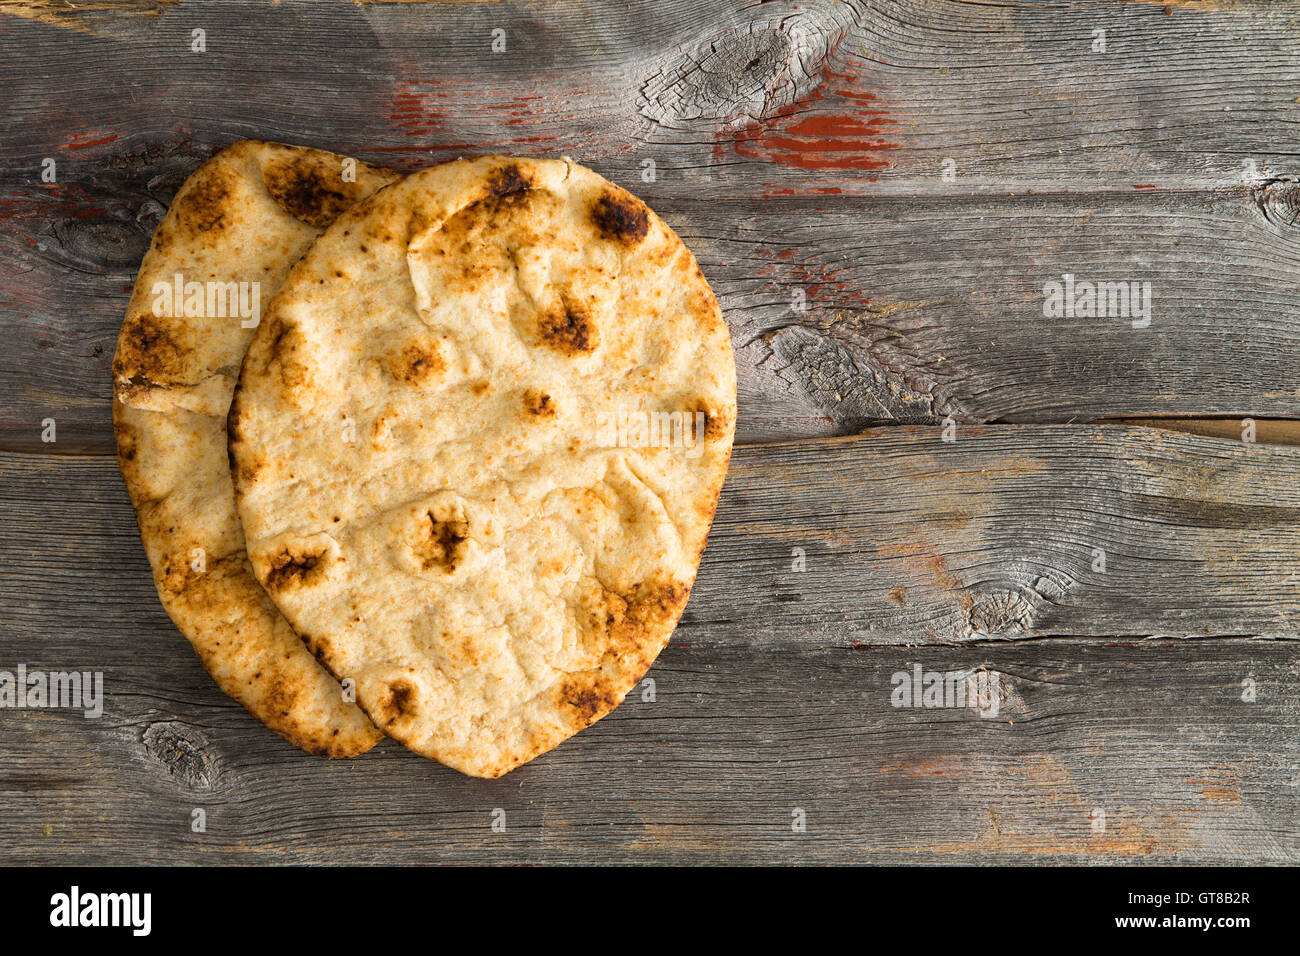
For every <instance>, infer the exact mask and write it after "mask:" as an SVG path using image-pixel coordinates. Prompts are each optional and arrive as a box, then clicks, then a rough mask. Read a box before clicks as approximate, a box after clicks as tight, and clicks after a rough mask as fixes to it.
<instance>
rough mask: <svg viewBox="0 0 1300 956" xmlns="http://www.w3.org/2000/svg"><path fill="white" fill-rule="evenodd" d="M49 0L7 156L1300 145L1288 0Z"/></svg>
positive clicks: (620, 163)
mask: <svg viewBox="0 0 1300 956" xmlns="http://www.w3.org/2000/svg"><path fill="white" fill-rule="evenodd" d="M115 5H116V6H126V7H152V8H154V9H155V11H156V14H157V15H156V16H149V17H123V16H121V15H120V14H118V13H115V12H114V11H113V9H112V7H114V6H115ZM38 6H39V7H44V8H45V9H44V11H42V12H43V14H44V16H43V17H42V19H43V20H44V21H45V22H39V21H38V22H32V20H30V19H18V18H15V17H12V16H4V13H19V14H21V13H22V12H24V10H25V8H32V7H38ZM51 6H52V5H48V4H40V5H38V4H30V3H22V2H17V3H14V2H7V3H5V4H0V17H2V19H0V48H3V49H4V50H5V54H6V55H5V56H4V57H3V58H2V59H0V76H3V77H4V80H5V83H6V89H8V90H10V91H11V92H10V96H9V97H8V102H7V106H8V119H7V121H6V126H7V129H6V134H7V135H6V136H5V137H4V138H3V140H0V158H3V159H5V160H6V161H7V162H13V161H15V160H20V159H21V160H26V161H28V162H31V161H39V158H41V157H43V156H45V155H47V154H48V153H49V151H50V150H51V149H57V150H59V151H61V152H62V151H66V150H67V149H69V148H73V147H78V146H80V147H83V148H85V149H87V150H96V149H101V148H102V146H103V145H104V144H103V143H102V142H101V141H104V140H107V141H109V142H115V141H117V142H127V143H136V144H138V143H139V142H140V141H141V140H142V139H143V140H150V139H157V138H159V134H172V135H173V136H176V135H183V136H185V137H186V138H195V139H197V140H198V141H199V142H203V143H207V144H209V145H211V144H215V143H224V142H226V141H228V140H229V139H230V138H232V137H237V136H240V135H265V133H266V132H267V131H268V130H276V131H278V133H279V135H282V136H284V137H287V138H291V139H300V140H305V141H311V142H314V143H320V144H322V145H329V144H332V145H333V146H335V147H337V148H339V149H342V150H347V151H353V152H366V151H369V152H370V153H371V154H387V155H390V156H392V157H394V158H395V160H396V161H399V162H406V163H408V164H410V165H413V166H414V165H419V164H422V163H424V162H426V161H427V160H429V159H430V158H435V159H436V158H447V157H449V156H455V155H457V154H458V153H460V152H464V151H466V150H473V151H477V150H480V149H483V148H499V149H509V150H511V151H514V152H540V153H546V154H548V155H549V154H557V153H560V152H566V151H567V152H572V153H573V155H575V157H577V156H581V157H585V158H586V159H588V160H599V161H603V162H605V163H606V168H608V169H609V170H610V171H611V172H613V173H614V174H616V175H617V176H619V178H621V179H627V180H631V179H633V178H636V177H638V176H639V174H640V172H641V169H642V166H641V163H642V161H643V159H645V158H654V159H656V165H657V167H658V168H659V170H660V171H661V172H662V173H663V175H662V176H661V177H660V182H661V183H662V184H663V186H664V187H665V188H666V189H672V188H680V187H687V186H689V185H691V184H695V185H697V186H698V185H699V184H701V183H707V184H708V189H709V191H710V192H711V194H712V195H715V196H724V195H737V194H738V195H740V196H744V197H751V196H753V195H754V189H755V187H756V186H762V187H764V188H765V189H766V188H770V189H771V190H772V191H773V192H774V193H775V194H776V195H782V194H784V190H787V189H792V190H794V191H795V192H797V193H800V194H803V195H813V194H816V193H817V191H818V190H821V189H827V188H841V189H846V188H847V189H864V190H869V191H870V193H871V194H873V195H875V194H877V193H879V192H880V191H881V190H880V189H879V188H875V187H881V186H884V187H885V188H888V186H889V184H894V185H897V186H899V187H901V188H903V189H905V191H907V192H909V193H910V192H911V191H913V190H915V189H916V188H917V187H918V186H919V185H921V184H926V185H927V186H928V187H929V188H930V189H932V190H934V189H938V188H939V187H940V186H941V185H943V183H942V180H941V178H940V177H941V172H942V163H943V160H944V159H947V158H951V159H953V160H954V161H955V163H956V167H957V170H958V174H957V175H958V179H957V182H959V183H961V184H962V185H961V187H960V188H962V189H966V190H971V189H992V190H994V191H997V192H1005V191H1007V190H1024V189H1030V188H1039V187H1042V188H1050V189H1057V188H1059V187H1060V186H1061V184H1062V183H1063V182H1066V181H1070V182H1072V183H1074V184H1075V185H1083V186H1087V187H1089V188H1091V189H1100V188H1111V189H1116V188H1118V189H1123V190H1129V189H1131V188H1132V187H1133V186H1134V185H1145V184H1150V183H1164V184H1166V185H1169V186H1176V187H1177V188H1189V187H1194V188H1203V187H1206V186H1209V187H1212V188H1213V187H1218V186H1221V185H1223V184H1224V183H1225V182H1231V181H1240V179H1241V177H1242V173H1243V169H1244V167H1243V159H1246V158H1249V159H1253V160H1255V164H1256V168H1257V169H1258V170H1259V171H1260V173H1261V174H1267V173H1268V172H1269V171H1271V170H1272V169H1273V168H1274V167H1277V168H1279V169H1281V170H1282V171H1283V172H1286V171H1292V170H1291V169H1289V167H1291V165H1292V159H1293V155H1294V150H1293V148H1292V144H1291V137H1290V135H1289V126H1290V121H1289V119H1288V116H1289V114H1290V113H1291V112H1292V111H1293V109H1294V103H1293V100H1294V87H1295V85H1296V83H1297V81H1298V80H1300V58H1297V53H1298V52H1300V30H1298V29H1297V22H1298V21H1297V14H1296V11H1295V9H1294V7H1292V6H1290V5H1287V4H1277V3H1270V2H1268V0H1254V2H1249V3H1244V2H1236V3H1233V4H1230V5H1229V4H1211V5H1206V6H1205V7H1202V8H1200V9H1191V8H1189V7H1188V6H1187V5H1184V4H1173V5H1170V6H1171V8H1172V9H1171V14H1166V13H1165V12H1164V11H1163V9H1162V8H1161V6H1160V5H1148V4H1135V3H1126V2H1097V3H1088V4H1078V3H1072V2H1068V0H1057V2H1050V0H1048V2H1042V3H1034V4H987V3H953V2H942V0H903V2H895V0H891V2H874V3H873V2H864V0H853V2H848V3H842V2H831V0H803V2H797V3H796V2H785V0H778V2H771V3H764V4H751V3H744V2H738V0H703V2H702V0H638V2H631V3H609V4H604V5H600V4H596V5H591V4H588V5H573V4H568V3H565V2H563V0H534V2H528V3H519V2H514V3H490V4H489V3H481V4H473V3H468V4H383V3H378V4H375V3H362V4H355V3H351V2H342V0H335V2H317V3H310V4H281V5H277V6H276V7H273V8H268V7H267V5H265V4H262V3H258V2H250V0H242V2H231V0H215V2H209V3H205V4H204V6H203V10H202V13H201V14H197V11H195V10H193V9H185V8H182V7H180V6H175V5H172V4H167V3H165V2H159V3H148V2H142V0H126V2H124V3H117V4H114V3H113V2H109V3H101V4H94V5H84V6H83V9H81V10H75V9H73V10H71V11H58V10H53V9H50V7H51ZM96 8H99V9H96ZM104 8H107V9H104ZM69 21H71V22H69ZM69 26H71V27H74V28H73V29H66V28H65V29H58V28H56V27H69ZM194 29H203V30H205V31H206V35H205V39H206V45H207V49H206V52H202V53H196V52H194V51H193V50H192V36H191V31H192V30H194ZM497 30H499V31H502V33H501V34H498V35H497V36H496V37H494V33H493V31H497ZM1099 30H1100V31H1105V33H1106V36H1105V38H1104V40H1105V49H1104V51H1102V50H1101V49H1099V48H1098V47H1099V41H1100V40H1101V39H1102V38H1101V37H1099V36H1097V35H1096V33H1095V31H1099ZM494 39H503V40H504V48H503V49H500V50H499V51H498V52H494V50H493V40H494ZM271 65H273V66H274V70H273V71H272V70H271V69H270V66H271ZM74 66H75V69H74ZM128 78H129V79H128ZM268 79H269V80H270V81H268ZM214 80H217V81H219V82H214ZM286 103H292V104H293V108H292V109H291V110H290V109H286V108H285V104H286ZM1135 177H1136V178H1135Z"/></svg>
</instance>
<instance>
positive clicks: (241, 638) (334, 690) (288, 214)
mask: <svg viewBox="0 0 1300 956" xmlns="http://www.w3.org/2000/svg"><path fill="white" fill-rule="evenodd" d="M345 163H346V164H347V165H346V166H345ZM349 170H355V175H354V176H353V175H352V174H351V173H350V172H349ZM398 178H399V176H398V175H397V174H396V173H392V172H389V171H387V170H382V169H378V168H375V167H371V166H368V165H366V164H365V163H360V162H357V161H355V160H349V159H346V158H345V157H342V156H336V155H334V154H333V153H326V152H321V151H319V150H312V149H303V148H299V147H293V146H284V145H280V144H277V143H261V142H254V141H243V142H239V143H235V144H234V145H233V146H231V147H229V148H228V149H226V150H223V151H222V152H221V153H219V154H217V155H216V156H214V157H213V158H212V159H210V160H209V161H208V162H206V163H204V164H203V166H201V167H200V168H199V169H198V170H197V171H196V172H195V173H194V175H192V176H191V177H190V178H189V179H188V180H187V181H186V182H185V184H184V185H183V186H182V187H181V189H180V191H179V192H178V193H177V194H176V198H175V200H174V201H173V203H172V206H171V208H170V209H169V210H168V212H167V215H166V217H165V218H164V219H163V221H162V222H161V223H160V224H159V226H158V229H157V230H156V231H155V233H154V237H153V243H152V245H151V247H150V249H149V252H148V253H147V254H146V256H145V258H144V261H143V263H142V264H141V266H140V273H139V275H138V276H137V278H136V284H135V290H134V293H133V295H132V297H131V302H130V305H129V306H128V310H127V315H126V320H125V321H124V322H123V324H122V331H121V334H120V336H119V338H118V345H117V353H116V356H115V358H114V361H113V384H114V395H115V401H114V402H113V421H114V427H115V431H116V433H117V442H118V461H119V464H120V466H121V469H122V476H123V478H124V479H125V481H126V486H127V489H128V491H129V492H130V495H131V500H132V502H133V503H134V505H135V509H136V515H137V518H138V521H139V524H140V537H141V540H142V541H143V542H144V546H145V550H146V552H147V553H148V556H149V561H150V563H151V565H152V566H153V572H154V582H155V584H156V585H157V587H158V594H159V596H160V597H161V599H162V603H163V606H164V607H165V608H166V609H167V613H168V614H169V615H171V618H172V620H173V621H174V622H175V623H176V626H177V627H178V628H180V630H181V632H182V633H184V634H185V636H186V637H187V638H188V639H189V641H190V643H191V645H192V646H193V647H194V650H195V651H196V653H197V654H198V656H199V659H200V660H201V661H202V663H203V666H204V667H205V668H206V669H207V670H208V672H209V673H210V674H211V675H212V676H213V678H214V679H215V680H216V682H217V684H218V685H219V686H220V687H221V689H222V690H223V691H225V692H226V693H227V694H229V695H230V696H231V697H233V698H234V699H235V700H237V701H239V702H240V703H242V704H243V705H244V706H245V707H246V708H248V710H249V711H250V712H251V713H252V714H253V715H254V716H255V717H257V718H258V719H259V720H261V721H262V722H263V723H265V724H266V725H267V726H268V727H270V728H271V729H273V730H275V731H276V732H278V733H280V734H281V735H283V736H284V737H285V738H287V739H288V740H290V741H291V742H293V743H294V744H296V745H297V746H299V747H301V748H303V749H304V750H307V751H310V752H312V753H318V754H328V755H330V756H349V755H353V754H358V753H362V752H364V751H366V750H368V749H369V748H370V747H372V746H374V744H375V743H376V742H377V741H378V740H379V739H380V734H379V732H378V731H377V730H376V729H375V727H374V726H373V724H371V722H370V721H369V720H367V719H366V716H365V714H363V713H362V712H361V710H360V709H359V708H358V707H357V706H356V705H355V704H353V703H349V702H347V701H345V700H344V699H343V695H342V693H341V691H340V688H339V684H338V682H337V681H335V680H334V679H333V678H332V677H331V676H330V675H329V673H328V672H327V671H326V670H325V669H324V668H322V667H321V666H320V665H319V664H318V663H317V662H316V661H315V660H314V659H313V657H312V655H311V653H310V651H308V650H307V648H306V647H304V646H303V643H302V641H301V640H300V639H299V638H298V636H297V635H296V634H295V633H294V632H293V630H292V628H290V626H289V624H288V622H287V621H285V620H284V618H283V617H281V616H280V614H279V613H278V612H277V611H276V609H275V606H274V605H273V604H272V603H271V601H270V600H269V599H268V598H267V596H266V593H265V592H264V591H263V590H262V588H261V586H260V585H259V584H258V583H257V581H256V580H255V579H254V578H253V576H252V574H251V570H250V568H249V564H248V559H247V556H246V555H245V553H244V539H243V533H242V529H241V528H240V526H239V521H238V518H237V516H236V514H235V502H234V490H233V488H232V487H231V483H230V471H229V464H228V462H229V459H228V455H227V449H226V412H227V409H228V407H229V404H230V398H231V394H232V392H233V390H234V385H235V380H236V376H237V374H238V370H239V365H240V362H241V361H242V360H243V357H244V352H245V350H246V349H247V347H248V342H249V340H250V339H251V338H252V335H253V332H254V329H253V327H252V324H253V322H254V321H255V319H256V316H257V311H258V309H259V308H260V309H265V306H266V304H267V302H268V301H269V299H270V298H271V296H272V295H273V294H274V292H275V291H276V290H277V289H278V288H279V286H280V283H281V282H283V280H284V276H285V275H286V273H287V272H288V271H289V267H290V266H292V265H293V264H294V262H296V261H297V260H298V258H299V257H301V256H302V254H303V252H305V251H306V249H307V247H308V246H309V245H310V244H311V243H312V241H313V240H315V238H316V237H317V236H318V235H319V234H320V232H321V230H322V229H323V228H324V227H325V226H326V225H328V224H329V222H331V221H332V220H333V219H334V218H335V217H336V216H337V215H338V214H339V213H340V212H342V211H343V210H344V209H346V208H348V207H349V206H351V205H352V204H353V203H355V202H357V201H358V200H360V199H363V198H365V197H366V196H369V195H370V194H371V193H373V192H374V191H375V190H376V189H379V188H380V187H382V186H385V185H387V184H388V183H391V182H394V181H395V180H397V179H398ZM178 276H179V277H180V278H179V288H180V290H181V293H182V294H181V295H180V296H175V295H173V294H172V293H174V292H175V291H176V289H177V282H178V280H177V277H178ZM189 283H198V286H196V287H191V289H192V290H193V292H192V293H191V294H186V292H185V290H186V287H187V284H189ZM228 283H233V284H234V285H233V286H228V285H227V284H228ZM241 283H243V284H244V285H243V286H242V288H241V286H240V284H241ZM164 287H169V290H168V291H167V292H164V291H163V288H164ZM194 292H197V294H198V296H199V298H197V299H195V298H193V293H194ZM169 297H170V298H171V299H172V300H174V301H167V299H168V298H169ZM223 297H224V298H223ZM254 297H256V298H254ZM187 302H188V304H189V305H190V306H191V308H190V309H189V310H188V311H189V312H190V313H191V314H188V315H187V314H185V313H186V304H187ZM241 305H243V306H246V307H247V308H244V309H243V310H242V311H241V308H240V306H241ZM254 306H256V307H257V308H254ZM159 312H162V313H163V314H161V315H160V314H158V313H159ZM195 313H200V314H195Z"/></svg>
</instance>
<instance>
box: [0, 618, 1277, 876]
mask: <svg viewBox="0 0 1300 956" xmlns="http://www.w3.org/2000/svg"><path fill="white" fill-rule="evenodd" d="M69 637H71V635H70V636H69ZM1295 647H1296V645H1295V644H1294V643H1289V642H1268V641H1265V642H1260V641H1226V642H1212V643H1206V642H1172V643H1160V642H1156V643H1143V644H1138V645H1134V646H1113V645H1112V646H1080V645H1068V644H1066V645H1062V644H1058V643H1034V644H1032V645H1029V646H1024V647H1019V646H1018V647H1008V646H1005V645H1004V646H983V647H970V648H962V649H956V648H921V649H910V648H870V649H858V650H853V649H847V648H828V649H804V650H800V651H795V652H790V653H782V654H771V653H766V652H764V651H762V650H758V649H746V648H744V647H743V646H730V647H714V648H702V647H698V646H687V645H685V644H684V643H680V642H674V644H673V645H672V646H670V648H669V649H668V651H666V652H665V654H664V655H663V656H662V657H661V659H660V661H659V663H657V664H656V665H655V667H654V668H653V669H652V670H651V677H653V679H654V681H655V693H654V698H655V699H654V701H653V702H650V701H647V700H643V699H642V697H641V694H640V693H639V692H638V693H634V694H633V695H632V696H631V697H630V698H629V699H628V701H627V702H625V703H624V704H623V706H622V707H620V708H619V709H618V710H617V711H615V713H614V714H613V715H611V716H610V717H608V718H606V719H605V720H603V721H601V722H600V723H598V724H596V725H595V726H593V727H592V728H589V729H588V730H586V731H584V732H583V733H582V734H580V735H578V736H577V737H576V738H574V739H573V740H570V741H568V742H566V743H565V744H563V745H562V746H561V747H559V748H558V749H557V750H555V751H553V752H552V753H550V754H548V755H546V756H544V757H542V758H540V759H538V760H537V761H534V762H533V763H530V764H528V765H526V766H524V767H523V768H521V769H519V770H517V771H515V772H514V773H512V774H510V775H508V776H507V777H505V778H503V779H501V780H497V781H482V780H473V779H470V778H467V777H463V776H461V775H459V774H457V773H455V772H454V771H451V770H448V769H446V768H443V767H440V766H438V765H437V764H435V763H433V762H431V761H426V760H423V759H421V758H419V757H416V756H415V755H413V754H410V753H408V752H406V751H404V750H402V748H400V747H399V746H397V745H396V744H393V743H391V742H386V743H382V744H381V745H380V746H379V747H378V748H377V749H376V750H374V751H372V752H371V753H370V754H367V755H366V756H364V757H361V758H358V759H356V760H352V761H346V762H344V761H336V762H327V761H323V760H320V759H318V758H313V757H310V756H307V755H306V754H303V753H301V752H299V751H297V750H295V749H293V748H292V747H290V746H289V745H288V744H286V743H285V742H283V741H282V740H280V739H279V738H278V737H276V736H275V735H273V734H271V733H270V732H269V731H267V730H266V729H265V728H263V727H261V726H260V725H258V724H256V723H255V722H254V721H253V720H252V719H251V718H249V717H248V716H247V715H245V714H244V713H243V711H242V710H241V709H240V708H239V707H238V706H237V705H235V704H233V703H231V702H230V701H228V700H226V699H224V698H222V697H221V695H220V694H219V693H218V692H217V691H216V690H215V688H214V687H213V686H212V685H211V682H210V681H208V680H207V678H206V675H204V674H203V673H202V672H201V671H200V669H199V667H198V665H197V663H196V662H195V661H194V660H193V658H192V656H191V655H190V654H189V653H188V651H187V650H186V649H185V648H184V647H182V646H181V641H180V638H179V637H177V636H176V635H164V634H161V633H151V634H119V635H117V636H116V638H115V640H114V641H112V642H111V643H102V644H98V645H90V644H82V645H80V646H77V647H76V648H75V649H74V648H73V647H64V648H62V649H60V647H59V641H58V640H57V639H55V640H53V641H51V644H50V646H49V647H48V648H46V649H45V650H44V651H43V652H40V653H32V652H31V650H29V651H28V652H27V658H28V660H29V662H30V663H31V664H32V665H33V666H37V665H40V666H43V667H46V668H50V669H54V668H56V667H78V668H84V669H93V668H99V669H103V670H104V672H105V681H106V689H107V694H108V700H107V704H106V708H105V713H104V716H102V717H101V718H99V719H86V718H84V717H83V716H81V715H80V714H77V713H74V712H71V711H67V710H0V736H2V739H3V740H4V750H5V756H4V760H3V764H0V791H2V792H3V794H4V796H3V801H2V804H0V839H3V840H4V843H5V847H6V855H7V858H8V859H9V861H10V862H11V863H15V864H24V863H51V862H61V863H77V864H87V863H89V864H99V863H206V864H215V865H222V864H232V863H259V862H260V863H347V862H353V863H435V862H439V863H446V862H454V863H467V862H476V863H477V862H493V863H538V862H551V863H559V862H565V863H569V862H575V863H576V862H615V863H626V862H630V863H724V862H743V863H797V862H835V863H856V862H866V863H874V862H901V863H912V862H917V863H923V862H924V863H936V862H942V863H953V862H960V863H1017V862H1019V863H1025V862H1031V863H1043V862H1072V863H1077V862H1086V863H1097V862H1102V863H1106V862H1114V863H1170V862H1180V863H1221V862H1233V863H1283V862H1286V863H1295V862H1296V861H1297V859H1300V837H1298V836H1297V832H1296V829H1295V826H1294V820H1295V816H1296V813H1297V811H1300V805H1298V803H1300V801H1298V799H1297V794H1298V793H1300V790H1297V777H1296V767H1297V764H1298V763H1300V744H1298V743H1297V741H1300V734H1297V732H1296V731H1297V729H1300V728H1298V724H1300V691H1298V690H1297V681H1296V665H1295ZM14 653H15V652H14V651H13V650H11V651H10V652H9V655H7V656H8V658H9V660H10V661H12V660H13V655H14ZM918 665H919V666H920V667H921V668H922V671H923V672H926V671H933V672H948V671H953V670H956V671H963V672H964V671H966V670H968V669H971V668H982V669H983V672H984V673H986V674H996V675H997V688H998V693H999V700H1000V705H999V711H998V713H997V715H996V716H988V717H984V716H981V715H980V712H979V711H977V710H974V709H972V708H969V707H965V708H957V707H952V708H924V707H922V708H912V707H897V708H896V707H894V706H893V704H892V703H891V694H892V693H893V692H894V688H895V686H901V684H902V681H901V680H897V681H896V679H895V676H894V675H895V674H897V673H900V672H902V673H904V674H910V673H912V672H913V671H914V669H915V668H916V667H917V666H918ZM1248 679H1249V680H1252V681H1253V682H1254V687H1255V699H1254V701H1253V702H1250V703H1247V702H1245V701H1243V700H1242V695H1243V692H1244V691H1243V681H1246V680H1248ZM196 809H197V810H202V811H204V814H205V816H206V821H205V822H206V831H205V832H202V833H195V832H193V831H192V829H191V821H192V818H193V817H192V815H193V813H194V811H195V810H196ZM496 811H503V812H504V822H505V830H504V832H494V830H493V829H492V824H493V822H494V819H496V820H499V819H502V817H501V815H500V813H496ZM800 811H802V819H803V821H804V822H805V827H806V829H804V830H803V831H802V832H801V831H797V830H795V829H794V826H793V825H794V824H795V822H796V820H799V819H801V818H800V817H799V816H797V814H798V813H799V812H800ZM1103 814H1104V816H1103ZM1103 825H1104V829H1103V828H1101V827H1102V826H1103Z"/></svg>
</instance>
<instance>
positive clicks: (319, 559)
mask: <svg viewBox="0 0 1300 956" xmlns="http://www.w3.org/2000/svg"><path fill="white" fill-rule="evenodd" d="M324 560H325V552H324V551H316V552H310V551H304V552H301V553H295V552H294V551H293V549H292V548H284V549H282V550H281V551H280V553H279V554H277V555H275V556H274V557H273V558H271V561H270V568H269V570H268V571H267V572H266V586H267V587H268V588H270V589H271V590H274V591H289V590H297V589H298V588H300V587H302V586H303V585H307V584H311V583H312V582H313V581H315V580H317V579H318V578H319V577H320V576H321V575H322V574H323V573H324V572H325V568H324Z"/></svg>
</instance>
